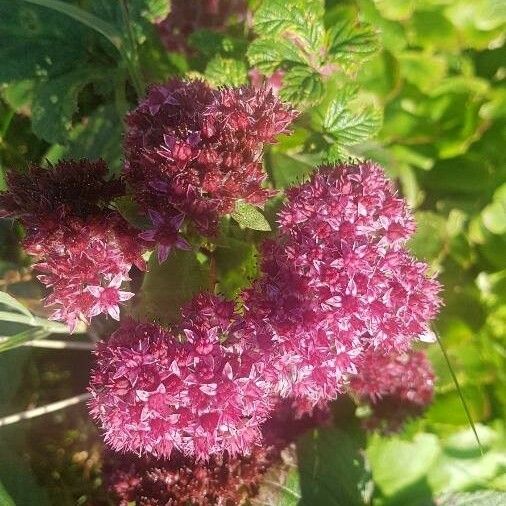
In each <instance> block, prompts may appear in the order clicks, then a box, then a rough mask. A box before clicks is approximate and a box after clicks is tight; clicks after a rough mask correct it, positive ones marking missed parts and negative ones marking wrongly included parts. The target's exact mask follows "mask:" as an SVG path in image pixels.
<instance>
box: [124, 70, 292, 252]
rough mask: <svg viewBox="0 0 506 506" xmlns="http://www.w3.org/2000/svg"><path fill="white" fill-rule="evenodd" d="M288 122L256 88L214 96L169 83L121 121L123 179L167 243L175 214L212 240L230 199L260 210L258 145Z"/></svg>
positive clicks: (284, 110)
mask: <svg viewBox="0 0 506 506" xmlns="http://www.w3.org/2000/svg"><path fill="white" fill-rule="evenodd" d="M294 117H295V113H294V111H292V110H291V109H289V108H288V107H286V106H284V105H283V104H281V103H280V102H279V101H278V99H276V98H275V97H274V96H273V95H272V93H271V92H270V91H268V90H266V89H264V88H262V89H254V88H251V87H243V88H233V89H221V90H215V89H212V88H210V87H209V86H207V85H206V84H205V83H203V82H200V81H191V82H186V81H181V80H179V79H173V80H172V81H169V82H168V83H167V84H165V85H163V86H155V87H153V88H152V89H151V91H150V92H149V94H148V96H147V98H146V99H145V100H144V101H143V102H142V103H141V104H140V105H139V106H138V107H137V109H135V110H134V111H133V112H131V113H130V114H129V115H128V116H127V132H126V137H125V155H126V156H125V157H126V163H125V169H124V173H125V176H126V178H127V181H128V183H129V184H130V186H131V188H132V189H133V192H134V196H135V198H136V200H137V201H138V202H139V204H140V205H141V206H142V207H143V208H144V210H145V211H146V212H150V213H153V212H155V213H157V214H156V215H155V216H156V217H157V219H156V221H157V223H155V224H154V225H155V229H156V230H157V231H158V230H162V229H163V231H164V233H165V234H166V235H167V236H168V243H169V244H174V241H175V239H174V234H177V229H176V225H177V224H179V223H180V222H181V221H180V220H181V217H182V216H186V217H188V218H189V219H190V220H191V221H192V222H193V223H194V224H195V225H196V226H197V228H198V230H199V231H200V232H201V233H203V234H204V235H210V234H213V233H214V232H215V229H216V226H217V220H218V217H219V216H221V215H224V214H228V213H230V212H232V211H233V210H234V207H235V203H236V201H237V200H240V199H242V200H244V201H246V202H250V203H252V204H255V205H261V204H263V203H264V202H265V201H266V199H267V198H268V197H269V196H270V195H271V194H272V192H270V191H269V190H267V189H265V188H263V187H262V183H263V181H264V179H265V173H264V171H263V169H262V146H263V144H264V143H270V142H273V141H274V138H275V136H276V135H277V134H279V133H281V132H284V131H285V130H286V128H287V126H288V125H289V124H290V123H291V121H292V120H293V119H294ZM154 235H155V234H154ZM156 235H158V236H160V234H156ZM163 256H164V255H162V257H163Z"/></svg>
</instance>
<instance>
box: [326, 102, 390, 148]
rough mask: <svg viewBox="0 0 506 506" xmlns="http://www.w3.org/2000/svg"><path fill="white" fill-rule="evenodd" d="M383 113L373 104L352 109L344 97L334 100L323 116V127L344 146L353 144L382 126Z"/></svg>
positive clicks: (366, 137) (364, 138) (367, 137)
mask: <svg viewBox="0 0 506 506" xmlns="http://www.w3.org/2000/svg"><path fill="white" fill-rule="evenodd" d="M381 119H382V115H381V112H380V111H379V110H378V109H375V108H373V107H371V106H368V107H365V108H364V109H362V110H361V111H352V110H350V109H349V108H348V106H347V104H346V101H345V100H343V99H342V98H339V99H337V100H333V101H332V102H331V103H330V104H329V106H328V108H327V110H326V112H325V116H324V118H323V122H322V126H323V128H324V129H325V130H326V131H327V132H328V133H330V134H331V135H332V136H333V137H335V138H336V139H337V141H338V143H339V144H340V145H342V146H352V145H353V144H357V143H359V142H362V141H364V140H366V139H369V138H370V137H372V136H373V135H374V134H375V133H376V132H377V131H378V130H379V128H380V126H381Z"/></svg>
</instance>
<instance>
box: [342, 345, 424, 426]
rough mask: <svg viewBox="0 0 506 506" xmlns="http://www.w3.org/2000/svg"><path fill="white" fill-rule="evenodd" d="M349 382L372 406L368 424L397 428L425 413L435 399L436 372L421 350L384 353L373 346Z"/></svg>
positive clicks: (352, 388)
mask: <svg viewBox="0 0 506 506" xmlns="http://www.w3.org/2000/svg"><path fill="white" fill-rule="evenodd" d="M349 386H350V390H351V393H352V394H353V395H355V396H356V397H358V400H359V402H361V403H363V404H369V405H370V407H371V408H372V415H371V416H370V417H368V418H367V419H366V420H365V425H366V427H367V428H369V429H380V430H382V431H383V432H395V431H398V430H400V429H401V428H402V426H403V424H404V422H405V421H406V420H407V419H409V418H414V417H418V416H421V415H422V413H423V412H424V411H425V409H426V408H427V406H428V405H429V404H430V403H431V401H432V397H433V395H434V372H433V370H432V367H431V364H430V362H429V360H428V359H427V356H426V355H425V353H423V352H421V351H408V352H405V353H400V354H391V355H381V354H379V353H376V352H374V351H372V350H371V351H369V352H368V353H366V354H365V355H364V357H363V358H362V363H361V366H360V373H359V374H358V375H357V376H353V377H351V380H350V385H349Z"/></svg>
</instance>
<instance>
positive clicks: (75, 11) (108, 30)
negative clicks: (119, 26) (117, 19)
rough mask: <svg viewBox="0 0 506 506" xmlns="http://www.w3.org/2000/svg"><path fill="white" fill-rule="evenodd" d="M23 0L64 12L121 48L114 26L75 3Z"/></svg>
mask: <svg viewBox="0 0 506 506" xmlns="http://www.w3.org/2000/svg"><path fill="white" fill-rule="evenodd" d="M24 1H25V2H28V3H32V4H35V5H40V6H41V7H47V8H48V9H51V10H53V11H56V12H60V13H62V14H65V15H67V16H69V17H71V18H73V19H75V20H76V21H79V23H82V24H83V25H85V26H88V27H89V28H91V29H93V30H95V31H96V32H98V33H100V34H102V35H103V36H104V37H106V38H107V39H108V40H109V41H110V42H111V44H113V45H114V46H115V47H116V48H118V49H121V47H122V45H123V41H122V36H121V32H119V31H118V30H116V28H115V27H114V26H113V25H111V24H109V23H107V22H105V21H103V20H102V19H100V18H98V17H97V16H94V15H93V14H91V13H89V12H87V11H85V10H84V9H81V8H80V7H78V6H76V5H72V4H69V3H66V2H60V1H59V0H24Z"/></svg>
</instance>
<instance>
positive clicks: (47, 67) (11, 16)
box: [0, 0, 86, 83]
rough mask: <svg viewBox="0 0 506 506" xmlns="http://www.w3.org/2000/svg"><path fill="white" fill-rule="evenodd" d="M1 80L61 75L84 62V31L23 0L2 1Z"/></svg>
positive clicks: (0, 15)
mask: <svg viewBox="0 0 506 506" xmlns="http://www.w3.org/2000/svg"><path fill="white" fill-rule="evenodd" d="M0 19H1V20H2V22H1V23H0V60H1V61H2V65H0V83H5V82H10V81H14V80H20V79H32V78H34V77H45V78H47V77H50V76H56V75H60V74H62V73H64V72H67V71H69V70H71V69H73V68H75V67H76V66H77V65H78V64H79V63H80V62H82V61H83V59H84V56H85V51H86V47H85V44H84V30H83V29H81V27H80V26H79V25H76V23H75V22H73V21H71V20H69V19H68V18H67V17H66V16H63V15H61V14H58V13H54V12H52V11H50V10H49V9H44V8H40V7H36V6H34V5H29V4H28V3H26V2H24V1H22V0H0Z"/></svg>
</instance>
